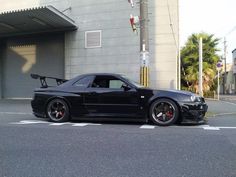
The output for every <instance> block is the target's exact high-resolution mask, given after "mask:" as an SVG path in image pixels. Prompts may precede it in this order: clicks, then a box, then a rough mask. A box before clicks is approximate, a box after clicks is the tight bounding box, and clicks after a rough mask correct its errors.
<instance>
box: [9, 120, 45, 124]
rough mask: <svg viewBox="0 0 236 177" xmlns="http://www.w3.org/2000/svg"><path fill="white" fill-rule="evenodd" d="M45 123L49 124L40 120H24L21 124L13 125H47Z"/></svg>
mask: <svg viewBox="0 0 236 177" xmlns="http://www.w3.org/2000/svg"><path fill="white" fill-rule="evenodd" d="M45 123H48V122H46V121H40V120H22V121H20V122H12V123H11V124H19V125H24V124H45Z"/></svg>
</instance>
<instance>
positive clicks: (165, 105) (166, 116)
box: [149, 99, 179, 126]
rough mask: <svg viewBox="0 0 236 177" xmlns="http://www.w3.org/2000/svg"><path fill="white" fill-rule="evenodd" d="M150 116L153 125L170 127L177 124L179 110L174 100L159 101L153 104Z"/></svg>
mask: <svg viewBox="0 0 236 177" xmlns="http://www.w3.org/2000/svg"><path fill="white" fill-rule="evenodd" d="M149 115H150V119H151V120H152V122H153V123H155V124H157V125H161V126H168V125H172V124H174V123H176V121H177V119H178V117H179V109H178V107H177V105H176V103H175V102H173V101H172V100H170V99H159V100H156V101H154V102H153V103H152V105H151V107H150V112H149Z"/></svg>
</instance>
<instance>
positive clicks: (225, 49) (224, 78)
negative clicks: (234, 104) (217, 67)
mask: <svg viewBox="0 0 236 177" xmlns="http://www.w3.org/2000/svg"><path fill="white" fill-rule="evenodd" d="M226 51H227V45H226V37H224V65H225V66H224V77H223V94H226V88H225V86H226Z"/></svg>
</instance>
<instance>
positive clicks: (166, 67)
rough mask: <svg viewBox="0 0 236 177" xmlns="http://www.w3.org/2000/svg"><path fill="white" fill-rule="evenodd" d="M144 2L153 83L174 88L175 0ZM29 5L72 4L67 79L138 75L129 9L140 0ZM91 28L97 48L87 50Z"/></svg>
mask: <svg viewBox="0 0 236 177" xmlns="http://www.w3.org/2000/svg"><path fill="white" fill-rule="evenodd" d="M4 1H6V2H8V1H7V0H4ZM137 1H138V0H137ZM148 1H149V20H150V21H149V30H150V56H151V58H150V80H151V87H154V88H161V89H162V88H175V87H176V84H177V53H178V52H177V49H178V45H179V19H178V18H179V12H178V8H179V7H178V0H168V1H167V0H148ZM31 4H38V5H53V6H54V7H56V8H57V9H59V10H60V11H63V10H65V9H67V8H68V7H71V10H67V11H65V12H64V13H65V14H66V15H68V16H69V17H71V18H72V19H74V20H75V22H76V24H77V25H78V27H79V29H78V30H77V31H74V32H67V33H66V35H65V77H66V78H71V77H74V76H75V75H78V74H82V73H89V72H116V73H123V74H126V75H128V76H129V77H131V78H133V79H134V80H137V81H138V80H139V68H140V66H139V64H140V61H139V35H136V34H134V33H133V32H132V30H131V27H130V24H129V16H130V14H133V15H139V5H138V4H136V6H135V7H134V8H131V7H130V5H129V4H128V2H127V0H99V1H98V0H32V1H31ZM29 5H30V3H29ZM25 6H26V5H25ZM25 6H24V7H25ZM12 7H15V6H12ZM22 7H23V6H22ZM0 9H1V7H0ZM9 10H11V9H9ZM170 19H171V21H170ZM170 24H171V25H170ZM171 26H172V27H173V29H171ZM89 30H102V47H101V48H95V49H85V47H84V43H85V37H84V35H85V31H89Z"/></svg>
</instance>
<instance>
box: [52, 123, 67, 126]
mask: <svg viewBox="0 0 236 177" xmlns="http://www.w3.org/2000/svg"><path fill="white" fill-rule="evenodd" d="M66 124H71V123H51V124H49V125H52V126H61V125H66Z"/></svg>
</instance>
